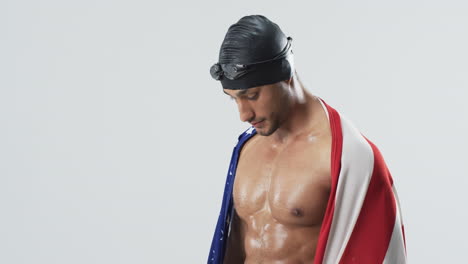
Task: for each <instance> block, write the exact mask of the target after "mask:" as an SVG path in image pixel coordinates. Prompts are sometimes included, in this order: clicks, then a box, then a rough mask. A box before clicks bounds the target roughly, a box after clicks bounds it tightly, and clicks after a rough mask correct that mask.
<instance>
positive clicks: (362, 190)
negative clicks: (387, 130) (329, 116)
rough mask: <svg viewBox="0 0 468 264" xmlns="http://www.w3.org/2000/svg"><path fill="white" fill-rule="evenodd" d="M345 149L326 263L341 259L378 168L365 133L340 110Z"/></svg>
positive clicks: (324, 259) (333, 263)
mask: <svg viewBox="0 0 468 264" xmlns="http://www.w3.org/2000/svg"><path fill="white" fill-rule="evenodd" d="M340 119H341V126H342V133H343V149H342V155H341V170H340V176H339V180H338V185H337V190H336V195H335V210H334V215H333V220H332V224H331V228H330V233H329V236H328V240H327V246H326V249H325V255H324V258H323V263H327V264H328V263H332V264H335V263H338V262H339V260H340V258H341V256H342V255H343V252H344V250H345V249H346V245H347V243H348V241H349V238H350V237H351V234H352V232H353V229H354V225H355V223H356V221H357V219H358V217H359V213H360V211H361V207H362V204H363V202H364V199H365V197H366V193H367V188H368V187H369V182H370V179H371V177H372V172H373V169H374V153H373V151H372V148H371V146H370V145H369V143H368V142H367V141H366V140H365V138H364V137H363V136H362V135H361V133H360V132H359V131H358V130H357V129H356V128H355V127H354V126H353V124H352V123H351V122H350V121H348V120H347V119H346V118H345V117H344V116H343V115H341V114H340Z"/></svg>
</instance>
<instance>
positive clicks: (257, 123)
mask: <svg viewBox="0 0 468 264" xmlns="http://www.w3.org/2000/svg"><path fill="white" fill-rule="evenodd" d="M263 121H265V120H262V121H259V122H255V123H250V124H251V125H252V126H254V127H257V126H258V125H260V124H262V123H263Z"/></svg>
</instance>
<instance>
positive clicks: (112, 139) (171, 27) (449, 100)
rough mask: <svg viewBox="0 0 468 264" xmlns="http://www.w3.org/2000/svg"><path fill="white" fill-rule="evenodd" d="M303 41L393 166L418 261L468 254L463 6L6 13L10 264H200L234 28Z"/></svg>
mask: <svg viewBox="0 0 468 264" xmlns="http://www.w3.org/2000/svg"><path fill="white" fill-rule="evenodd" d="M250 14H263V15H265V16H267V17H268V18H270V19H271V20H272V21H274V22H276V23H278V24H279V25H280V27H281V28H282V29H283V31H284V32H285V33H286V35H288V36H292V37H293V39H294V40H293V50H294V54H295V62H296V66H297V71H298V73H299V75H300V77H301V78H302V80H303V82H304V84H305V85H306V87H307V89H308V90H309V91H310V92H312V93H313V94H315V95H318V96H320V97H321V98H323V99H324V100H325V101H326V102H327V103H329V104H330V105H331V106H333V107H334V108H336V109H337V110H339V111H341V112H342V113H343V114H345V115H346V116H347V117H348V118H350V119H351V120H353V121H354V123H355V125H356V126H357V127H358V128H359V129H360V130H361V131H362V132H363V134H365V135H366V136H367V137H368V138H370V139H371V140H372V141H373V142H374V143H376V144H377V146H378V147H379V148H380V150H381V151H382V153H383V155H384V157H385V159H386V161H387V164H388V166H389V168H390V170H391V172H392V174H393V177H394V180H395V184H396V187H397V189H398V191H399V195H400V199H401V203H402V204H401V205H402V209H403V217H404V222H405V228H406V239H407V249H408V258H409V261H410V263H462V262H463V261H465V260H466V252H467V250H468V242H467V241H468V240H467V238H468V232H467V227H466V223H467V222H468V212H467V206H466V202H467V201H468V199H467V192H468V190H467V187H468V184H467V183H468V180H467V177H468V173H467V172H466V171H467V170H466V165H467V154H466V149H468V140H467V138H466V137H467V135H468V124H467V115H468V106H467V99H468V92H467V89H468V49H467V47H468V34H467V33H468V16H467V14H468V4H467V2H466V1H462V0H460V1H451V0H448V1H431V0H426V1H423V0H404V1H403V0H397V1H365V0H357V1H303V2H294V1H282V2H281V3H280V2H271V1H252V2H247V1H186V2H178V1H169V2H165V3H164V4H161V3H158V1H110V0H108V1H105V0H98V1H91V0H85V1H58V0H57V1H52V0H44V1H13V0H1V1H0V263H5V264H19V263H28V264H29V263H31V264H36V263H44V264H46V263H47V264H52V263H60V264H63V263H67V264H68V263H70V264H72V263H73V264H74V263H80V264H82V263H87V264H92V263H112V264H118V263H204V262H206V259H207V255H208V250H209V246H210V243H211V238H212V234H213V230H214V226H215V222H216V218H217V216H218V212H219V208H220V201H221V197H222V191H223V186H224V180H225V176H226V172H227V167H228V162H229V158H230V155H231V151H232V148H233V147H234V144H235V143H236V140H237V136H238V135H239V134H240V133H241V132H242V131H243V130H244V129H245V128H247V125H246V124H242V123H241V122H240V121H239V118H238V113H237V108H236V106H235V103H234V102H232V101H230V100H229V99H228V98H227V96H225V95H224V94H223V93H222V90H221V86H220V83H218V82H216V81H214V80H212V79H211V77H210V75H209V67H210V66H211V65H212V64H213V63H215V62H216V61H217V57H218V51H219V46H220V45H221V42H222V40H223V38H224V34H225V33H226V31H227V29H228V27H229V26H230V25H231V24H233V23H235V22H236V21H237V20H238V19H239V18H241V17H242V16H244V15H250Z"/></svg>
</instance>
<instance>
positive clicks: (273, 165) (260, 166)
mask: <svg viewBox="0 0 468 264" xmlns="http://www.w3.org/2000/svg"><path fill="white" fill-rule="evenodd" d="M294 79H296V78H292V79H291V80H290V81H289V82H287V81H283V82H280V83H275V84H271V85H264V86H259V87H254V88H250V89H248V90H247V91H248V92H247V93H244V94H239V92H235V91H232V90H228V89H225V92H226V93H227V94H229V95H230V96H231V97H233V98H235V100H236V102H237V105H238V108H239V113H240V118H241V120H242V121H244V122H250V123H251V124H252V125H253V126H254V127H255V129H256V130H257V135H255V136H254V137H253V138H251V139H250V140H249V141H248V142H247V143H246V144H245V145H244V147H243V148H242V151H241V155H240V160H239V165H238V167H237V174H236V180H235V183H234V192H233V196H234V207H235V210H234V217H233V222H232V229H231V235H230V236H229V240H228V244H227V245H228V247H227V253H226V263H312V262H313V260H314V254H315V245H316V242H317V237H318V235H319V231H320V226H321V222H322V218H323V215H324V212H325V208H326V205H327V201H328V196H329V191H330V151H331V135H330V128H329V126H328V120H327V117H326V114H325V112H324V110H323V109H322V106H321V104H320V102H319V101H318V99H317V98H315V97H314V96H312V95H311V94H309V93H308V92H306V91H305V90H304V89H303V87H302V86H301V85H300V83H298V82H296V81H295V80H294ZM296 80H297V79H296ZM252 98H256V99H252Z"/></svg>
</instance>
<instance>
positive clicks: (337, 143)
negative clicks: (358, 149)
mask: <svg viewBox="0 0 468 264" xmlns="http://www.w3.org/2000/svg"><path fill="white" fill-rule="evenodd" d="M322 102H323V103H324V105H325V106H326V107H327V110H328V116H329V119H330V129H331V133H332V149H331V190H330V196H329V199H328V204H327V209H326V211H325V215H324V218H323V221H322V228H321V229H320V234H319V238H318V243H317V248H316V250H315V258H314V264H321V263H322V261H323V257H324V255H325V247H326V246H327V241H328V235H329V233H330V228H331V223H332V220H333V212H334V211H335V194H336V187H337V185H338V178H339V175H340V170H341V152H342V149H343V134H342V130H341V119H340V115H339V114H338V112H337V111H336V110H335V109H333V108H332V107H330V106H329V105H328V104H326V103H325V102H324V101H322Z"/></svg>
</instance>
